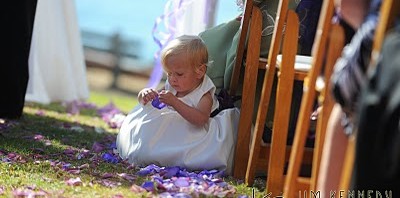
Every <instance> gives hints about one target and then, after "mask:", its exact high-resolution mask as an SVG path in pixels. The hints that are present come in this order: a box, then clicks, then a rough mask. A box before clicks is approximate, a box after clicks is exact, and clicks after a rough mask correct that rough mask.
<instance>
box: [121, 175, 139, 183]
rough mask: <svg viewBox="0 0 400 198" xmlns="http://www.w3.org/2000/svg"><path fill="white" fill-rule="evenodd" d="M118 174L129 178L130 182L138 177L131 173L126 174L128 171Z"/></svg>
mask: <svg viewBox="0 0 400 198" xmlns="http://www.w3.org/2000/svg"><path fill="white" fill-rule="evenodd" d="M118 176H120V177H122V178H124V179H126V180H128V181H130V182H133V181H135V179H136V177H135V176H134V175H130V174H126V173H121V174H118Z"/></svg>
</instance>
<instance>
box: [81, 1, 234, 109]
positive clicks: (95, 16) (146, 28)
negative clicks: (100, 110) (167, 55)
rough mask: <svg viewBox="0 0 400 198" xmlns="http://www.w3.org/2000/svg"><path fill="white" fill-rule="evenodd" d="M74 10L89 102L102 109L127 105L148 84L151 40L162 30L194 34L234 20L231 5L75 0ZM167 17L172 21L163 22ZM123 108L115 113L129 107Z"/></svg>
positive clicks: (155, 47)
mask: <svg viewBox="0 0 400 198" xmlns="http://www.w3.org/2000/svg"><path fill="white" fill-rule="evenodd" d="M171 2H172V4H174V3H175V5H171ZM177 2H179V3H181V4H179V5H176V3H177ZM182 2H184V3H186V4H182ZM168 3H169V5H168ZM75 6H76V14H77V19H78V26H79V29H80V35H81V40H82V45H83V47H84V57H85V63H86V73H87V80H88V84H89V89H90V98H91V99H92V100H93V98H95V99H94V100H96V101H98V100H104V103H105V102H106V101H109V100H115V99H113V98H115V96H116V95H117V96H118V100H119V99H120V98H121V97H122V98H124V97H125V98H127V101H133V100H135V97H136V95H137V92H138V91H139V90H140V89H142V88H144V87H146V86H147V85H148V84H149V77H150V76H151V73H152V70H153V68H154V66H155V64H156V62H155V54H156V53H157V51H158V50H159V49H160V47H159V45H157V43H156V41H155V39H159V40H162V37H163V33H164V32H165V31H168V30H170V29H168V28H171V27H166V26H168V25H170V26H174V25H175V27H174V28H175V29H173V31H175V34H176V35H178V34H183V33H186V34H198V33H199V32H201V31H203V30H205V29H207V28H210V27H213V26H215V25H218V24H221V23H224V22H227V21H229V20H232V19H233V18H235V17H236V16H238V15H239V14H240V8H239V7H238V5H237V2H236V1H235V0H211V1H210V0H186V1H167V0H151V1H139V0H117V1H110V0H75ZM207 6H208V7H207ZM171 13H172V15H175V16H178V17H177V18H175V19H174V20H176V21H171V20H169V21H167V18H168V17H170V18H171ZM157 19H158V21H157ZM163 20H164V21H163ZM156 21H157V24H156ZM165 22H168V23H169V24H165ZM171 23H178V24H171ZM161 85H162V83H161ZM117 103H118V101H117ZM127 103H128V102H127ZM117 105H118V104H117ZM126 105H127V106H129V107H124V105H122V106H121V105H120V107H121V108H122V109H124V108H131V107H132V105H133V103H131V104H126Z"/></svg>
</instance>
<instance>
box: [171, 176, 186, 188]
mask: <svg viewBox="0 0 400 198" xmlns="http://www.w3.org/2000/svg"><path fill="white" fill-rule="evenodd" d="M174 184H175V186H177V187H188V186H189V181H188V178H186V177H179V178H178V179H176V180H175V181H174Z"/></svg>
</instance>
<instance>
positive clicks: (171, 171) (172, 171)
mask: <svg viewBox="0 0 400 198" xmlns="http://www.w3.org/2000/svg"><path fill="white" fill-rule="evenodd" d="M179 170H180V169H179V167H178V166H174V167H167V168H165V169H164V170H163V171H161V173H160V175H161V176H164V178H171V177H173V176H176V175H177V174H178V173H179Z"/></svg>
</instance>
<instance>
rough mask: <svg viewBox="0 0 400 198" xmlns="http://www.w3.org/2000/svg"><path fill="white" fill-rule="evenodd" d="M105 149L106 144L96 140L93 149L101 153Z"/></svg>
mask: <svg viewBox="0 0 400 198" xmlns="http://www.w3.org/2000/svg"><path fill="white" fill-rule="evenodd" d="M103 150H104V146H103V145H102V144H100V143H98V142H95V143H94V144H93V146H92V151H93V152H95V153H100V152H101V151H103Z"/></svg>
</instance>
